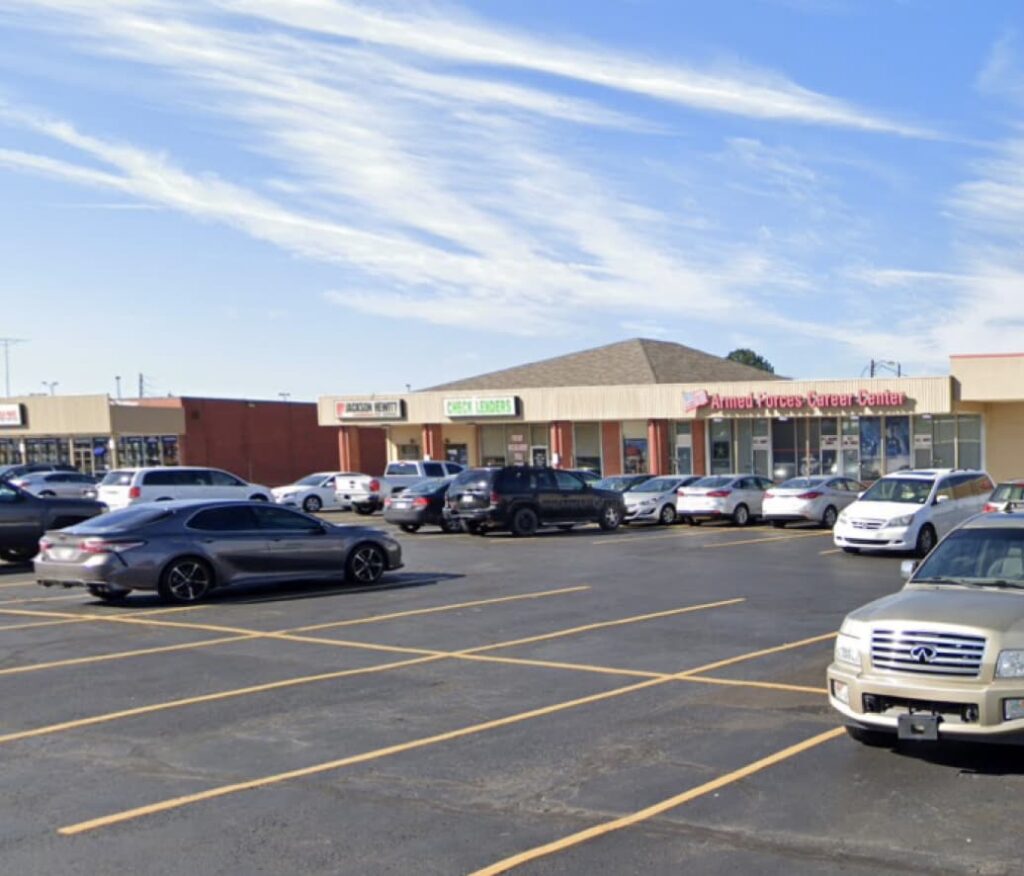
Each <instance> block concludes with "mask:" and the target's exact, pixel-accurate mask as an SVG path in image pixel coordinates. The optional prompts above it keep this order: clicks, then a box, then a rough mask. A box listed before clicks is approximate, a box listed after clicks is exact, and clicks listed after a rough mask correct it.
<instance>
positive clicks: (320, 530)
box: [309, 523, 327, 535]
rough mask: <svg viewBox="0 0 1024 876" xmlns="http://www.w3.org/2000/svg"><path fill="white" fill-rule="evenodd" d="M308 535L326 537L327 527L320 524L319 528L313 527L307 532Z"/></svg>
mask: <svg viewBox="0 0 1024 876" xmlns="http://www.w3.org/2000/svg"><path fill="white" fill-rule="evenodd" d="M309 534H310V535H327V527H326V526H324V525H323V524H322V523H321V524H320V525H319V526H313V527H311V528H310V530H309Z"/></svg>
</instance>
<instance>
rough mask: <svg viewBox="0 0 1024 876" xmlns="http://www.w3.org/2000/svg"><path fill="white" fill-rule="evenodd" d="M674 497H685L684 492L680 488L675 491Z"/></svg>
mask: <svg viewBox="0 0 1024 876" xmlns="http://www.w3.org/2000/svg"><path fill="white" fill-rule="evenodd" d="M676 495H677V496H685V495H686V490H684V489H683V488H682V487H680V488H679V489H678V490H676Z"/></svg>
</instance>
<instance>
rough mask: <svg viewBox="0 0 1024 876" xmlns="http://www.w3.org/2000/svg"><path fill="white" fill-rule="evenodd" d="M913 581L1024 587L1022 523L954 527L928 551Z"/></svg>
mask: <svg viewBox="0 0 1024 876" xmlns="http://www.w3.org/2000/svg"><path fill="white" fill-rule="evenodd" d="M912 583H914V584H960V585H975V586H981V587H984V586H990V587H1019V588H1021V589H1024V527H1022V528H1012V529H1011V528H1009V527H998V528H997V527H992V528H991V529H959V530H955V531H954V532H953V533H952V534H950V535H949V536H948V537H947V538H946V539H945V540H944V541H942V542H941V543H940V544H939V546H938V547H936V548H935V550H934V551H932V553H931V554H929V556H928V558H927V559H926V560H925V561H924V562H923V563H922V564H921V566H920V568H918V570H917V572H916V573H915V574H914V577H913V579H912Z"/></svg>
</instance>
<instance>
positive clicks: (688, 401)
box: [683, 389, 909, 413]
mask: <svg viewBox="0 0 1024 876" xmlns="http://www.w3.org/2000/svg"><path fill="white" fill-rule="evenodd" d="M908 401H909V399H908V398H907V394H906V393H905V392H893V391H891V390H880V391H877V392H875V391H871V390H867V389H859V390H857V391H856V392H806V393H779V392H751V393H747V394H746V395H721V394H720V393H717V392H715V393H709V392H706V391H705V390H703V389H698V390H696V391H695V392H684V393H683V408H684V409H685V410H686V412H687V413H690V412H692V411H696V410H699V409H700V408H705V407H706V408H710V409H711V410H713V411H756V410H765V411H794V410H800V409H801V408H812V409H818V410H822V409H827V410H855V409H860V408H901V407H903V406H905V405H906V404H907V402H908Z"/></svg>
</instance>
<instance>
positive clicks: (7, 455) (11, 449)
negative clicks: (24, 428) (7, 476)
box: [0, 438, 22, 465]
mask: <svg viewBox="0 0 1024 876" xmlns="http://www.w3.org/2000/svg"><path fill="white" fill-rule="evenodd" d="M21 461H22V460H21V445H20V444H19V442H18V439H16V438H3V439H0V465H17V464H19V463H20V462H21Z"/></svg>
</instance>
